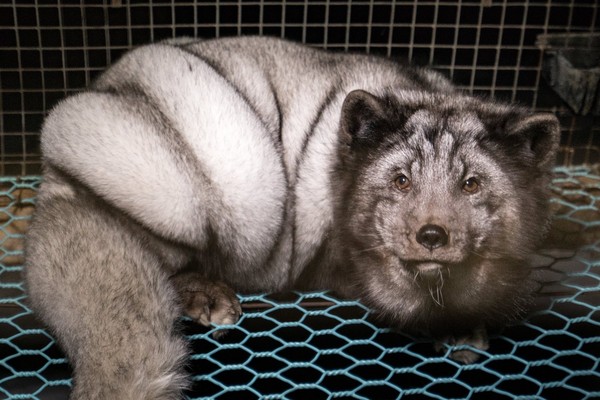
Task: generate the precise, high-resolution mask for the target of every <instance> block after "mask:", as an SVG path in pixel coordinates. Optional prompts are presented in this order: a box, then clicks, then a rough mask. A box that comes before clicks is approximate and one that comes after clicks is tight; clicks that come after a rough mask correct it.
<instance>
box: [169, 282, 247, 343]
mask: <svg viewBox="0 0 600 400" xmlns="http://www.w3.org/2000/svg"><path fill="white" fill-rule="evenodd" d="M171 281H172V282H173V284H174V285H175V289H176V290H177V292H178V293H179V297H180V299H181V304H182V306H183V311H184V313H185V314H186V315H187V316H188V317H190V318H191V319H193V320H194V321H196V322H198V323H199V324H201V325H204V326H207V327H210V326H213V325H231V324H235V323H236V322H237V321H238V320H239V318H240V315H242V307H241V305H240V302H239V300H238V298H237V296H236V295H235V292H234V291H233V290H232V289H231V288H230V287H229V286H227V285H226V284H224V283H223V282H219V281H210V280H207V279H205V278H204V277H202V276H201V275H200V274H198V273H194V272H188V273H181V274H177V275H175V276H174V277H172V278H171ZM225 333H226V331H225V330H217V331H215V332H214V333H213V334H212V335H213V337H214V338H215V339H218V338H220V337H222V336H223V335H225Z"/></svg>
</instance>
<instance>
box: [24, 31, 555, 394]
mask: <svg viewBox="0 0 600 400" xmlns="http://www.w3.org/2000/svg"><path fill="white" fill-rule="evenodd" d="M558 136H559V126H558V122H557V121H556V118H555V117H554V116H551V115H545V114H532V113H531V112H529V111H527V110H525V109H522V108H518V107H514V106H507V105H502V104H498V103H494V102H490V101H485V100H481V99H476V98H473V97H469V96H466V95H464V94H461V93H460V92H458V91H456V90H454V89H453V87H452V85H451V84H450V83H449V82H448V81H447V80H446V79H445V78H443V77H441V76H440V75H439V74H437V73H435V72H432V71H430V70H427V69H414V68H411V67H407V66H403V65H400V64H397V63H395V62H392V61H390V60H387V59H383V58H377V57H371V56H364V55H348V54H332V53H326V52H323V51H319V50H315V49H311V48H308V47H304V46H301V45H298V44H293V43H290V42H287V41H282V40H278V39H271V38H228V39H219V40H211V41H199V42H195V41H190V40H184V41H172V42H165V43H158V44H152V45H148V46H143V47H140V48H137V49H135V50H133V51H131V52H129V53H127V54H125V55H124V56H123V57H122V58H121V60H120V61H119V62H117V63H116V64H115V65H114V66H112V67H111V68H110V69H108V70H107V71H106V72H105V73H104V74H102V75H101V76H100V77H99V78H98V79H97V80H96V82H95V83H94V84H93V85H92V86H91V87H90V88H88V89H87V90H85V91H83V92H81V93H79V94H77V95H74V96H72V97H70V98H67V99H66V100H64V101H62V102H61V103H60V104H59V105H58V106H56V107H55V108H54V110H53V111H52V112H51V113H50V115H49V116H48V118H47V120H46V122H45V124H44V127H43V131H42V150H43V155H44V181H43V184H42V187H41V189H40V193H39V199H38V203H37V212H36V215H35V218H34V220H33V223H32V226H31V229H30V231H29V234H28V238H27V249H26V251H27V254H26V255H27V262H26V282H27V285H28V290H29V296H30V300H31V304H32V306H33V308H34V309H35V311H36V312H37V313H38V315H39V316H40V317H41V318H42V319H43V320H44V321H45V322H46V323H47V324H48V326H49V327H50V328H51V329H52V331H53V332H54V334H55V335H56V337H57V338H58V340H59V342H60V344H61V345H62V347H63V348H64V349H65V351H66V353H67V355H68V357H69V360H70V361H71V363H72V365H73V367H74V383H75V385H74V390H73V394H72V398H73V399H176V398H179V397H180V396H181V390H182V388H184V387H185V386H186V384H187V380H186V377H185V374H184V372H183V369H182V365H183V363H184V362H185V358H186V355H187V349H186V344H185V343H184V341H183V340H182V339H181V338H180V336H179V335H178V332H177V329H176V327H175V326H176V324H175V321H176V319H177V317H178V315H180V313H182V312H186V313H187V314H189V315H191V316H192V317H193V318H195V319H196V320H197V321H199V322H200V323H203V324H205V325H208V324H211V323H217V324H218V323H233V322H235V321H236V320H237V318H238V317H239V314H240V312H241V309H240V307H239V304H238V302H237V299H236V297H235V295H234V292H233V291H232V290H231V289H233V290H234V291H236V292H256V291H269V292H275V291H281V290H288V289H292V288H296V289H331V290H335V291H337V292H339V293H340V295H343V296H351V297H356V298H361V299H362V300H363V301H364V302H365V303H367V304H368V305H370V306H371V307H372V308H373V309H374V311H376V312H377V313H378V314H379V315H381V317H382V318H383V319H384V320H386V321H388V322H389V323H390V324H392V325H394V326H397V327H398V328H399V329H404V330H406V331H410V332H416V333H419V334H426V335H430V336H432V337H434V338H436V339H438V340H440V341H443V342H450V343H471V344H474V345H475V346H477V347H479V348H482V349H484V348H486V346H487V340H486V339H485V328H487V327H493V326H497V325H502V324H505V323H506V322H507V321H509V320H511V319H513V318H515V317H518V316H519V314H520V313H521V312H522V311H523V309H524V308H525V306H526V304H527V300H528V295H529V291H530V284H529V280H528V276H529V268H528V267H527V263H526V259H527V257H528V255H529V254H530V253H531V252H532V251H533V250H534V249H535V246H536V245H537V244H538V243H539V240H540V239H541V237H542V236H543V233H544V231H545V228H546V221H547V220H548V209H547V196H548V193H547V189H546V187H547V184H548V180H549V177H550V170H551V166H552V164H553V159H554V155H555V152H556V148H557V143H558ZM456 358H457V359H461V360H463V361H465V362H470V361H473V360H474V357H472V356H471V355H469V354H468V352H467V353H465V352H460V353H457V354H456Z"/></svg>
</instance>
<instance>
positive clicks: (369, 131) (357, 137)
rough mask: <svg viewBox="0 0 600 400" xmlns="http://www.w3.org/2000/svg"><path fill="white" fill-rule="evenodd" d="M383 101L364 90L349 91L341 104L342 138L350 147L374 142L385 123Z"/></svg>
mask: <svg viewBox="0 0 600 400" xmlns="http://www.w3.org/2000/svg"><path fill="white" fill-rule="evenodd" d="M386 114H387V112H386V106H385V102H384V101H383V100H381V99H380V98H378V97H376V96H374V95H372V94H371V93H369V92H366V91H364V90H354V91H352V92H350V93H349V94H348V95H347V96H346V99H345V100H344V104H343V105H342V116H341V121H340V128H341V134H342V140H343V142H345V143H346V144H348V145H350V146H351V147H355V146H356V145H361V144H368V143H376V142H377V141H378V139H379V137H380V135H381V133H382V130H384V129H385V126H386V125H387V118H386Z"/></svg>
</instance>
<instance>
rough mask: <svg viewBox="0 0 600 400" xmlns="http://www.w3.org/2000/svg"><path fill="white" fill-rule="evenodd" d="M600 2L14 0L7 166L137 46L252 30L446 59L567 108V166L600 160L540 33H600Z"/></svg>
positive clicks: (531, 100) (7, 73)
mask: <svg viewBox="0 0 600 400" xmlns="http://www.w3.org/2000/svg"><path fill="white" fill-rule="evenodd" d="M598 9H599V4H598V2H597V1H595V0H577V1H575V0H551V1H549V0H527V1H512V0H506V1H480V0H477V1H474V0H471V1H469V0H464V1H458V2H457V1H427V0H425V1H416V0H413V1H377V0H372V1H360V0H359V1H352V2H350V1H334V0H332V1H310V2H308V1H243V2H241V1H220V2H204V1H161V0H156V1H152V2H149V3H148V2H142V1H135V0H131V1H120V0H117V1H112V0H111V1H108V0H104V1H101V0H91V1H86V2H82V1H79V0H76V1H61V2H60V5H58V2H57V1H52V0H49V1H36V2H33V1H29V2H17V1H12V2H8V1H5V2H2V3H0V94H1V96H0V109H1V110H2V116H1V118H0V132H2V139H1V142H0V173H1V174H4V175H24V174H37V173H39V167H40V162H39V153H40V152H39V137H38V132H39V129H40V126H41V124H42V120H43V117H44V115H45V114H46V112H47V111H48V110H49V109H50V108H51V107H52V106H53V105H55V104H56V103H57V102H58V101H59V100H60V99H62V98H63V97H64V96H66V95H68V94H71V93H73V92H75V91H77V90H80V89H81V88H83V87H85V86H86V85H87V84H89V83H90V81H91V80H92V79H93V78H94V77H95V76H96V75H97V74H98V73H99V72H100V71H102V70H104V69H105V68H106V67H107V66H108V65H110V64H111V63H112V62H114V61H115V60H116V59H117V58H118V57H119V56H120V55H121V54H122V53H123V52H124V51H126V50H128V49H130V48H131V47H133V46H136V45H140V44H144V43H147V42H151V41H157V40H161V39H164V38H170V37H173V36H192V37H203V38H212V37H221V36H232V35H252V34H258V35H269V36H278V37H284V38H288V39H292V40H296V41H301V42H303V43H307V44H310V45H313V46H315V47H324V48H327V49H332V50H338V51H355V52H368V53H374V54H382V55H385V56H391V57H401V58H407V59H409V60H411V61H412V62H414V63H416V64H421V65H425V64H427V65H435V66H436V67H437V68H438V69H439V70H440V71H442V72H443V73H445V74H446V75H448V76H449V77H450V78H452V80H453V81H454V82H455V83H456V84H457V85H458V86H459V87H460V88H463V89H466V90H467V91H469V92H471V93H475V94H483V95H491V96H494V97H497V98H499V99H502V100H507V101H510V102H515V101H518V102H520V103H522V104H525V105H527V106H532V107H534V108H537V109H539V110H549V111H554V112H557V113H559V114H560V115H561V116H562V119H563V120H564V121H563V126H564V127H565V130H566V131H565V135H566V136H565V138H566V139H565V140H564V141H563V143H564V145H565V149H566V150H565V154H564V155H565V156H564V157H563V159H562V161H563V162H564V163H565V165H571V164H582V163H586V164H589V163H597V162H599V160H600V155H598V146H599V143H598V142H597V141H598V140H599V139H598V137H599V134H598V133H597V132H594V131H596V130H597V129H598V128H597V127H598V125H599V124H598V119H597V118H595V119H594V118H592V117H588V118H583V119H582V118H574V117H573V116H572V115H570V113H569V112H568V111H567V110H566V109H565V108H564V107H563V106H562V105H561V104H562V103H561V101H560V99H559V98H558V96H557V95H556V94H555V93H554V92H553V91H552V90H551V89H550V88H549V87H548V85H546V84H545V82H544V80H543V79H542V78H541V65H542V53H541V51H540V49H539V48H537V47H536V44H535V42H536V37H537V35H538V34H544V33H560V32H574V33H575V32H580V33H586V32H588V33H589V32H594V31H597V28H598V26H599V24H600V15H599V12H598ZM592 127H594V128H593V129H592ZM594 138H595V140H596V142H594ZM569 146H571V147H569Z"/></svg>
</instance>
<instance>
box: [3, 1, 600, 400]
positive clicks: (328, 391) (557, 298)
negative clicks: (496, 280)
mask: <svg viewBox="0 0 600 400" xmlns="http://www.w3.org/2000/svg"><path fill="white" fill-rule="evenodd" d="M84 3H85V4H84ZM599 8H600V6H599V4H598V2H597V1H595V0H589V1H588V0H582V1H579V0H578V1H575V0H561V1H559V0H551V1H547V0H539V1H537V0H531V1H528V0H521V1H518V0H503V1H489V0H488V1H486V0H484V1H468V0H464V1H418V2H417V1H416V0H414V1H375V0H371V1H352V2H350V1H335V0H332V1H310V2H307V1H243V2H242V1H221V2H208V1H206V2H201V1H162V0H157V1H153V2H149V3H148V2H142V1H135V0H131V1H122V0H104V1H100V0H92V1H86V2H83V1H80V0H65V1H61V2H60V5H59V4H58V2H57V1H53V0H46V1H43V0H40V1H28V2H25V1H23V2H3V3H2V4H0V110H1V115H0V132H1V138H0V175H4V176H5V177H3V178H0V399H2V398H10V399H53V398H59V399H60V398H65V396H66V394H67V393H68V392H69V390H70V385H71V380H70V379H71V378H70V377H71V370H70V367H69V366H68V363H67V361H66V359H65V358H64V355H63V354H62V353H61V351H60V349H59V348H58V347H57V345H56V344H55V342H54V340H53V338H52V336H51V335H50V334H49V333H48V332H47V331H46V330H45V329H44V327H43V326H42V325H41V324H40V323H39V322H38V321H37V320H36V319H35V317H34V316H33V314H32V313H31V311H30V310H29V308H28V307H27V298H26V294H25V291H24V287H23V283H22V278H21V270H22V264H23V253H22V246H23V244H22V242H23V235H24V232H25V231H26V229H27V225H28V221H29V219H30V216H31V213H32V212H33V209H34V204H35V196H36V190H37V188H38V187H39V184H40V179H39V178H38V177H37V175H39V173H40V165H41V161H40V149H39V129H40V126H41V123H42V120H43V118H44V116H45V115H46V113H47V111H48V110H49V109H50V108H52V106H54V105H55V104H56V103H57V102H58V101H60V100H61V99H62V98H64V97H65V96H67V95H69V94H72V93H74V92H76V91H77V90H80V89H81V88H83V87H84V86H86V85H87V84H88V83H89V82H90V81H91V80H93V79H94V77H95V76H97V74H98V73H100V72H101V71H102V70H103V69H105V68H106V66H107V65H110V64H111V63H112V62H114V61H115V60H116V59H118V57H119V56H120V55H121V54H123V52H125V51H126V50H128V49H130V48H132V47H134V46H136V45H139V44H143V43H147V42H149V41H157V40H161V39H165V38H169V37H174V36H193V37H203V38H212V37H222V36H232V35H247V34H259V35H269V36H278V37H285V38H288V39H292V40H296V41H301V42H304V43H307V44H309V45H312V46H315V47H321V48H327V49H330V50H332V51H356V52H369V53H372V54H380V55H384V56H388V57H399V58H404V59H408V60H410V61H411V62H413V63H416V64H419V65H433V66H435V67H436V69H438V70H439V71H441V72H442V73H444V74H445V75H447V76H448V77H450V78H451V79H452V80H453V81H454V82H455V83H456V84H457V85H458V86H459V87H460V88H462V89H464V90H466V91H468V92H470V93H473V94H477V95H489V96H493V97H495V98H499V99H501V100H505V101H509V102H518V103H521V104H524V105H526V106H529V107H532V108H534V109H536V110H538V111H550V112H554V113H555V114H556V115H557V116H558V117H559V119H560V121H561V125H562V129H563V132H562V133H563V134H562V137H561V151H560V156H559V160H558V163H559V165H560V166H557V168H556V170H555V178H554V180H553V193H554V198H553V200H552V202H553V207H554V211H555V213H556V215H555V217H554V220H553V221H554V222H553V227H552V230H551V233H550V237H549V238H548V240H547V243H546V244H545V246H544V248H543V249H542V250H541V251H540V253H539V254H537V255H536V256H535V257H534V260H533V262H534V263H535V265H536V273H537V276H538V279H539V281H540V283H541V285H540V288H539V290H538V296H536V299H537V300H536V304H535V306H534V307H533V311H532V312H531V314H530V315H529V316H528V318H527V319H526V321H525V322H523V323H519V324H516V325H513V326H510V327H508V328H506V329H505V330H503V331H502V332H498V333H497V334H496V335H495V336H493V337H492V340H491V346H490V350H489V351H486V352H481V351H479V353H480V354H481V359H480V361H479V362H477V363H475V364H472V365H462V364H458V363H456V362H454V361H452V360H450V359H449V358H448V357H447V352H449V351H450V350H451V349H450V348H446V349H445V350H444V351H443V352H441V353H437V352H435V351H434V349H433V346H432V343H430V342H427V341H423V340H419V339H415V338H411V337H408V336H406V335H404V334H401V333H396V332H392V331H390V330H389V329H386V328H385V327H383V326H382V325H381V324H379V323H378V322H377V321H376V320H375V319H374V318H373V317H372V316H371V315H370V313H369V311H368V309H366V308H365V307H364V306H363V305H361V304H360V303H357V302H355V301H340V300H338V299H335V298H333V297H331V296H330V295H329V294H327V293H292V294H286V295H269V294H257V295H255V296H245V297H242V298H241V300H242V304H243V306H244V315H243V317H242V319H241V320H240V322H239V323H238V324H236V325H234V326H228V327H224V328H223V329H228V330H229V333H228V334H227V335H226V336H225V337H224V338H222V339H220V340H219V341H217V340H214V339H213V338H212V336H211V331H210V330H207V329H204V328H201V327H198V326H197V325H195V324H193V323H191V322H189V321H186V320H182V322H181V324H182V329H183V331H184V333H185V335H186V336H187V337H188V339H189V341H190V344H191V346H192V349H193V355H192V357H191V360H190V362H189V365H188V369H189V371H190V373H191V374H192V376H193V382H194V385H193V388H192V390H191V391H190V392H189V393H188V396H189V397H190V398H193V399H196V398H221V399H228V398H243V399H252V398H266V399H269V398H272V399H279V398H286V399H307V398H311V399H312V398H314V399H318V398H327V397H330V398H331V397H333V398H359V399H387V398H398V397H402V398H423V397H425V396H427V397H430V398H437V399H448V398H467V397H478V396H479V397H481V398H485V399H495V398H512V397H517V398H545V399H551V398H560V399H583V398H587V399H592V398H597V397H600V372H598V370H599V369H600V366H599V363H600V361H599V359H600V323H599V322H598V321H600V289H599V288H600V278H599V277H600V272H599V271H600V261H599V260H600V168H599V165H600V150H599V149H600V133H599V132H598V130H600V124H599V123H598V122H599V120H598V117H597V116H595V115H593V113H589V114H588V115H578V114H577V113H575V112H574V111H573V107H572V106H571V105H570V104H569V105H568V104H567V103H566V102H564V101H563V100H562V99H561V97H560V96H559V95H558V94H557V93H555V92H554V90H553V89H552V86H551V84H550V83H549V82H548V81H547V80H546V78H545V76H546V75H545V68H546V67H545V65H546V64H545V63H546V61H547V60H548V57H549V56H552V54H550V53H551V52H548V54H546V53H544V51H543V46H540V45H539V39H538V38H539V36H540V35H547V34H550V35H552V34H558V35H560V34H565V33H566V34H579V35H582V34H583V35H587V34H590V35H594V34H596V32H597V28H598V26H599V25H600V13H599V12H598V10H599ZM592 50H593V49H592ZM592 53H593V52H592ZM592 70H593V68H592ZM592 70H590V71H592ZM590 74H591V72H590ZM596 104H597V103H596ZM16 176H19V177H16Z"/></svg>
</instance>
